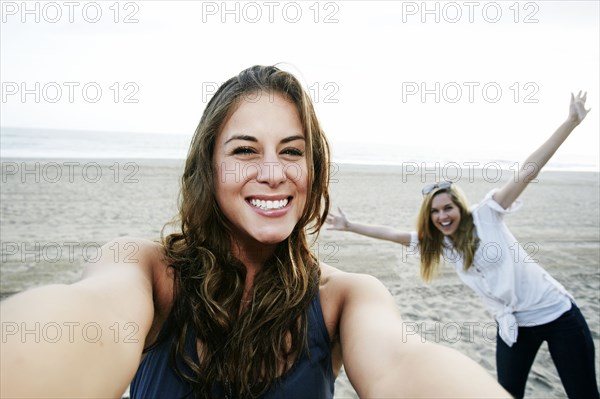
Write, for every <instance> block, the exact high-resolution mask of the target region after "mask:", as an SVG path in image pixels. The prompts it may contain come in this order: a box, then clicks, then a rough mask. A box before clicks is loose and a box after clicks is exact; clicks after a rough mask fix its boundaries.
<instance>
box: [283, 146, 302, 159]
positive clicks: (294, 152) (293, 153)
mask: <svg viewBox="0 0 600 399" xmlns="http://www.w3.org/2000/svg"><path fill="white" fill-rule="evenodd" d="M281 153H282V154H285V155H291V156H294V157H301V156H302V155H304V151H302V150H301V149H299V148H285V149H284V150H283V151H281Z"/></svg>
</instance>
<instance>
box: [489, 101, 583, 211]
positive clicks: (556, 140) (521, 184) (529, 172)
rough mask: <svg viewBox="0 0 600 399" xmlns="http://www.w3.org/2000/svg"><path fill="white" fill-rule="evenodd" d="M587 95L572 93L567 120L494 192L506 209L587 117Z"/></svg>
mask: <svg viewBox="0 0 600 399" xmlns="http://www.w3.org/2000/svg"><path fill="white" fill-rule="evenodd" d="M586 95H587V93H585V94H583V96H582V95H581V91H580V92H579V93H578V94H577V96H574V95H573V94H571V105H570V107H569V116H568V118H567V120H566V121H565V122H563V124H562V125H560V126H559V127H558V129H556V131H555V132H554V133H553V134H552V136H550V138H548V140H546V142H545V143H544V144H542V145H541V146H540V147H539V148H538V149H537V150H536V151H535V152H534V153H533V154H531V155H530V156H529V157H528V158H527V159H526V160H525V162H524V163H523V165H521V168H520V169H519V173H518V175H517V176H516V178H515V179H511V180H509V181H508V182H507V183H506V184H505V185H504V186H503V187H502V188H501V189H500V190H499V191H497V192H496V193H495V194H494V200H495V201H496V202H498V203H499V204H500V205H501V206H502V207H503V208H505V209H506V208H508V207H510V206H511V205H512V203H513V202H515V200H516V199H517V198H518V197H519V195H521V193H522V192H523V190H525V187H527V184H528V183H529V182H531V181H532V180H533V179H535V177H536V176H537V175H538V173H539V171H540V170H541V169H542V168H543V167H544V165H546V163H547V162H548V160H549V159H550V158H551V157H552V155H554V153H555V152H556V150H558V148H559V147H560V146H561V144H562V143H563V142H564V141H565V140H566V139H567V137H569V135H570V134H571V132H572V131H573V129H575V128H576V127H577V125H579V124H580V123H581V121H583V119H584V118H585V117H586V115H587V113H588V112H589V111H590V110H589V109H587V110H586V109H585V100H586Z"/></svg>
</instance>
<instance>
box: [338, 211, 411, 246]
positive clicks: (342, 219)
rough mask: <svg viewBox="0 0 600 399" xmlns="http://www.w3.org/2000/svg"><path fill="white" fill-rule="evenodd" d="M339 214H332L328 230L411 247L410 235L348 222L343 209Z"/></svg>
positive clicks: (387, 228) (388, 228)
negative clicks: (349, 232) (346, 232)
mask: <svg viewBox="0 0 600 399" xmlns="http://www.w3.org/2000/svg"><path fill="white" fill-rule="evenodd" d="M338 212H339V214H336V213H334V212H330V213H329V215H328V216H327V220H326V223H327V224H328V225H329V226H328V227H327V229H328V230H340V231H351V232H353V233H357V234H361V235H364V236H367V237H372V238H377V239H379V240H387V241H392V242H395V243H398V244H402V245H406V246H408V245H410V233H408V232H403V231H400V230H397V229H394V228H392V227H388V226H375V225H370V224H364V223H356V222H351V221H350V220H348V217H347V216H346V214H344V212H343V211H342V210H341V208H338Z"/></svg>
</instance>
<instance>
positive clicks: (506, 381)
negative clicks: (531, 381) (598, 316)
mask: <svg viewBox="0 0 600 399" xmlns="http://www.w3.org/2000/svg"><path fill="white" fill-rule="evenodd" d="M543 341H547V342H548V349H549V351H550V356H551V357H552V361H554V365H555V366H556V370H557V371H558V375H559V376H560V380H561V381H562V383H563V386H564V388H565V391H566V393H567V395H568V396H569V398H570V399H574V398H585V399H592V398H599V395H598V386H597V384H596V371H595V363H594V342H593V341H592V335H591V334H590V329H589V328H588V325H587V323H586V321H585V319H584V318H583V315H582V314H581V312H580V311H579V308H578V307H577V306H575V304H573V306H572V307H571V309H570V310H569V311H567V312H565V313H564V314H563V315H562V316H560V317H559V318H558V319H556V320H554V321H552V322H550V323H547V324H543V325H540V326H534V327H519V334H518V337H517V342H515V343H514V344H513V346H512V347H509V346H508V345H506V344H505V343H504V341H502V339H501V338H500V336H498V337H497V338H496V369H497V371H498V382H499V383H500V385H502V386H503V387H504V389H506V390H507V391H508V392H509V393H510V394H511V395H513V396H514V397H516V398H522V397H523V395H524V393H525V383H526V382H527V375H528V374H529V370H531V365H532V364H533V360H534V359H535V355H536V354H537V351H538V349H539V348H540V346H541V344H542V342H543Z"/></svg>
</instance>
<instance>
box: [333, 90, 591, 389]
mask: <svg viewBox="0 0 600 399" xmlns="http://www.w3.org/2000/svg"><path fill="white" fill-rule="evenodd" d="M585 100H586V95H585V94H584V95H583V96H582V95H581V92H580V93H579V94H578V95H577V96H573V95H571V104H570V108H569V116H568V118H567V120H566V121H565V122H564V123H563V124H562V125H560V127H559V128H558V129H557V130H556V132H554V134H552V136H550V138H548V139H547V140H546V142H545V143H544V144H542V146H540V147H539V148H538V149H537V150H536V151H535V152H534V153H532V154H531V155H530V156H529V157H528V158H527V160H526V161H525V163H524V165H523V166H524V167H523V168H522V169H521V171H520V173H519V175H518V178H516V179H514V180H510V181H508V182H507V183H506V184H505V185H504V186H503V187H501V188H497V189H494V190H492V191H491V192H489V193H488V194H487V195H486V196H485V198H483V200H482V201H481V202H480V203H479V204H477V205H475V206H474V207H472V208H470V207H469V206H468V204H467V200H466V198H465V196H464V194H463V193H462V191H461V190H460V189H459V187H458V186H457V185H456V184H454V183H452V182H449V181H443V182H439V183H436V184H431V185H427V186H425V187H424V188H423V190H422V194H423V202H422V204H421V208H420V211H419V215H418V217H417V232H413V233H410V232H402V231H398V230H396V229H393V228H390V227H385V226H372V225H367V224H361V223H355V222H352V221H350V220H349V219H348V218H347V217H346V216H345V215H344V213H343V212H342V211H341V210H340V212H339V214H334V213H331V214H330V215H329V216H328V218H327V222H328V223H329V225H330V227H329V228H330V229H333V230H343V231H351V232H355V233H358V234H363V235H366V236H369V237H374V238H378V239H383V240H389V241H393V242H396V243H399V244H402V245H406V246H412V249H413V250H414V252H415V253H417V252H418V253H419V254H420V262H421V277H422V278H423V280H425V281H430V280H431V279H432V278H433V277H434V276H435V274H436V271H437V268H438V266H439V263H440V258H442V257H444V259H445V260H446V261H448V262H449V263H450V264H452V265H453V266H454V268H455V270H456V272H457V274H458V275H459V277H460V278H461V280H462V281H463V282H464V283H465V284H466V285H467V286H469V287H470V288H472V289H473V290H474V291H475V292H476V293H477V294H478V295H479V297H480V298H481V300H482V301H483V303H484V304H485V306H486V307H487V309H488V310H489V312H490V313H491V314H492V315H493V316H494V318H495V319H496V321H497V323H498V339H497V341H496V342H497V348H496V349H497V350H496V367H497V373H498V381H499V382H500V384H501V385H502V386H503V387H504V388H505V389H506V390H507V391H508V392H509V393H510V394H512V395H513V396H514V397H517V398H522V397H523V395H524V392H525V384H526V382H527V376H528V374H529V371H530V369H531V365H532V364H533V360H534V358H535V355H536V353H537V351H538V349H539V347H540V345H541V344H542V342H544V341H547V342H548V347H549V350H550V354H551V356H552V359H553V361H554V364H555V365H556V368H557V370H558V373H559V376H560V378H561V381H562V382H563V386H564V388H565V391H566V392H567V395H568V396H569V398H598V387H597V384H596V373H595V363H594V344H593V341H592V337H591V334H590V330H589V328H588V326H587V323H586V321H585V319H584V317H583V316H582V314H581V312H580V311H579V309H578V308H577V306H576V305H575V301H574V299H573V297H572V296H571V295H570V294H569V293H568V292H567V291H566V290H565V288H564V287H563V286H562V285H561V284H560V283H559V282H557V281H556V280H555V279H554V278H552V277H551V276H550V275H549V274H548V273H547V272H546V271H545V270H544V269H543V268H542V267H540V266H539V265H538V264H537V263H532V262H531V261H528V262H526V261H525V260H526V259H529V258H528V257H527V253H526V252H525V250H524V249H523V248H522V247H521V246H519V245H518V243H517V240H516V239H515V237H514V236H513V235H512V234H511V233H510V231H509V230H508V228H507V226H506V224H505V223H504V221H503V219H504V215H506V214H508V213H511V212H513V211H514V210H516V209H517V208H518V207H519V206H520V203H519V202H517V199H518V197H519V195H520V194H521V193H522V192H523V190H524V189H525V188H526V187H527V184H528V183H529V182H530V181H531V180H533V179H534V178H535V177H536V175H537V174H538V172H539V170H540V169H541V168H542V167H543V166H544V165H545V164H546V163H547V162H548V160H549V159H550V157H551V156H552V155H553V154H554V153H555V151H556V150H557V149H558V148H559V146H560V145H561V144H562V143H563V142H564V141H565V139H566V138H567V137H568V136H569V134H570V133H571V132H572V131H573V129H575V127H576V126H577V125H579V124H580V123H581V121H583V119H584V118H585V116H586V115H587V113H588V112H589V110H586V109H585ZM532 166H533V168H532ZM515 244H517V247H518V251H519V253H518V256H513V255H514V248H515ZM489 245H493V246H494V247H495V249H497V250H496V251H495V254H496V255H494V256H487V255H486V251H485V249H486V248H487V247H488V246H489ZM411 252H413V251H412V250H411Z"/></svg>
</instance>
